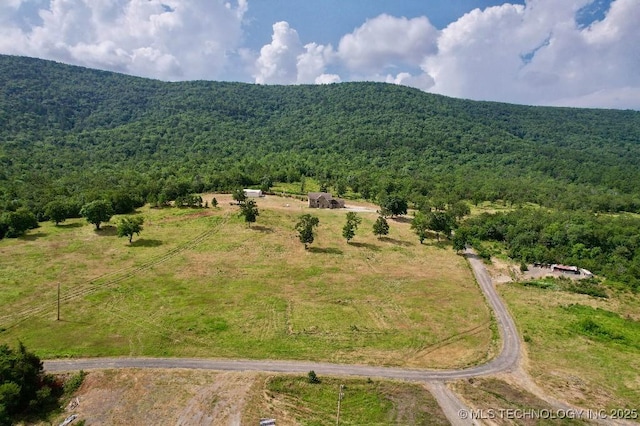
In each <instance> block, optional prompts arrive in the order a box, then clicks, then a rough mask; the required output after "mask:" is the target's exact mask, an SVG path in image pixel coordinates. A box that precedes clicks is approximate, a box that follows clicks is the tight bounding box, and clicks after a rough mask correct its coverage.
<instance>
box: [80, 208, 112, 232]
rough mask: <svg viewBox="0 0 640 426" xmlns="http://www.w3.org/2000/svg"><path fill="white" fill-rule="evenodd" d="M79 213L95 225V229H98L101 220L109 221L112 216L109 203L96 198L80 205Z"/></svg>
mask: <svg viewBox="0 0 640 426" xmlns="http://www.w3.org/2000/svg"><path fill="white" fill-rule="evenodd" d="M80 215H82V217H84V218H86V219H87V222H89V223H92V224H94V225H95V226H96V231H99V230H100V224H101V223H102V222H109V220H111V216H113V209H112V208H111V203H110V202H108V201H106V200H96V201H92V202H90V203H87V204H85V205H84V206H82V209H81V210H80Z"/></svg>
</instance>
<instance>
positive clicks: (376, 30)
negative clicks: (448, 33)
mask: <svg viewBox="0 0 640 426" xmlns="http://www.w3.org/2000/svg"><path fill="white" fill-rule="evenodd" d="M437 35H438V30H437V29H436V28H435V27H434V26H433V25H431V23H430V22H429V19H427V18H426V17H424V16H422V17H418V18H414V19H407V18H396V17H393V16H389V15H386V14H383V15H380V16H378V17H376V18H373V19H370V20H367V21H366V22H365V23H364V24H363V25H362V26H361V27H359V28H356V30H355V31H353V32H352V33H351V34H347V35H345V36H344V37H342V39H341V40H340V44H339V46H338V55H339V56H340V58H341V59H342V61H343V62H344V63H345V64H346V66H347V67H348V68H349V69H350V70H352V71H357V72H363V71H364V72H366V73H375V72H380V71H382V70H384V69H385V68H388V67H397V66H399V65H413V66H416V65H418V64H420V62H421V61H422V59H423V58H424V57H425V56H426V55H428V54H431V53H434V52H435V50H436V44H435V42H436V40H437Z"/></svg>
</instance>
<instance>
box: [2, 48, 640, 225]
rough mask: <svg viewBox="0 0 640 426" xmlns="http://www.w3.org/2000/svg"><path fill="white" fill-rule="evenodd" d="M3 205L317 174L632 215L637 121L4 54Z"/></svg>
mask: <svg viewBox="0 0 640 426" xmlns="http://www.w3.org/2000/svg"><path fill="white" fill-rule="evenodd" d="M0 166H1V168H0V209H4V210H10V209H15V208H16V207H17V206H21V205H22V206H26V207H28V208H30V209H31V210H32V211H34V212H36V213H39V212H40V211H41V206H42V205H44V204H46V203H47V202H48V201H50V200H52V199H55V198H60V197H62V198H77V199H78V200H79V201H78V202H85V201H87V200H91V199H95V198H98V197H100V196H101V194H103V193H105V192H109V191H126V192H129V193H132V194H136V196H137V197H139V198H141V199H144V198H146V197H147V196H148V195H149V194H158V193H161V192H163V191H164V192H167V193H168V196H171V195H175V193H177V192H185V191H189V192H199V191H203V190H229V189H233V188H237V187H239V186H248V185H252V184H259V183H260V182H261V180H262V179H263V178H264V177H265V176H267V177H269V178H270V179H271V180H273V181H299V180H300V178H301V177H302V176H308V177H315V178H317V179H318V180H319V181H322V182H326V183H327V184H329V185H336V184H337V183H338V182H342V183H343V184H344V185H346V186H348V187H349V188H351V189H352V190H353V191H354V192H357V193H360V194H361V195H362V196H363V197H365V198H370V199H375V198H376V197H377V196H379V195H380V194H384V193H400V194H402V195H403V196H405V197H407V198H409V199H410V200H412V201H419V200H420V199H423V198H425V197H426V198H434V197H441V198H442V197H444V198H447V199H455V198H457V199H473V200H476V201H478V200H496V199H503V200H508V201H511V202H514V203H520V202H525V201H532V202H537V203H540V204H543V205H548V206H556V207H566V208H572V209H577V208H581V209H588V210H594V211H621V210H627V211H640V167H639V166H640V112H636V111H617V110H594V109H574V108H548V107H528V106H517V105H509V104H500V103H490V102H475V101H468V100H459V99H452V98H447V97H444V96H439V95H433V94H428V93H424V92H421V91H419V90H416V89H411V88H407V87H403V86H396V85H389V84H382V83H342V84H333V85H326V86H318V85H309V86H260V85H253V84H245V83H228V82H227V83H222V82H206V81H196V82H177V83H168V82H161V81H156V80H149V79H143V78H137V77H130V76H125V75H121V74H116V73H111V72H104V71H96V70H91V69H86V68H80V67H74V66H69V65H63V64H58V63H54V62H50V61H45V60H39V59H31V58H24V57H13V56H0Z"/></svg>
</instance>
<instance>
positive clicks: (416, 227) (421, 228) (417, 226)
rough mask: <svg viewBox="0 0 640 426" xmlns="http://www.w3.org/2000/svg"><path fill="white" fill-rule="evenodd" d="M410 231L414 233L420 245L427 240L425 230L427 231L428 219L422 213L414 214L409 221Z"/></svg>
mask: <svg viewBox="0 0 640 426" xmlns="http://www.w3.org/2000/svg"><path fill="white" fill-rule="evenodd" d="M411 229H413V232H415V233H416V235H417V236H418V239H419V240H420V244H422V243H423V242H424V240H425V238H427V230H428V229H429V218H428V217H427V215H426V214H424V213H422V212H416V215H415V216H414V217H413V220H411Z"/></svg>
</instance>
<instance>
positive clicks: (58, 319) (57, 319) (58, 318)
mask: <svg viewBox="0 0 640 426" xmlns="http://www.w3.org/2000/svg"><path fill="white" fill-rule="evenodd" d="M56 321H60V283H58V317H57V318H56Z"/></svg>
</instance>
